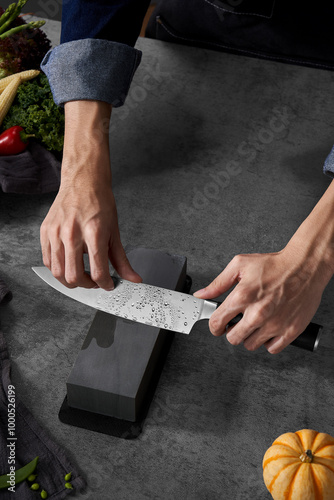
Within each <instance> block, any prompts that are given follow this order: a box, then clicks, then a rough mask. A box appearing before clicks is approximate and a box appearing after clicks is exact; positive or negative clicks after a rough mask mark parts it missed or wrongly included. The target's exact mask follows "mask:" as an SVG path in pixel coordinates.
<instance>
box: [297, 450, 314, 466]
mask: <svg viewBox="0 0 334 500" xmlns="http://www.w3.org/2000/svg"><path fill="white" fill-rule="evenodd" d="M299 458H300V460H301V461H302V462H306V463H308V464H309V463H311V462H312V460H313V453H312V450H306V451H303V453H302V454H301V455H300V457H299Z"/></svg>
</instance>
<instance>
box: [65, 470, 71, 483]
mask: <svg viewBox="0 0 334 500" xmlns="http://www.w3.org/2000/svg"><path fill="white" fill-rule="evenodd" d="M71 477H72V472H69V473H68V474H66V476H65V478H64V479H65V481H66V482H67V481H69V480H70V479H71Z"/></svg>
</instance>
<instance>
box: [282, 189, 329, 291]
mask: <svg viewBox="0 0 334 500" xmlns="http://www.w3.org/2000/svg"><path fill="white" fill-rule="evenodd" d="M290 249H291V250H292V251H293V252H294V253H295V254H296V255H297V256H298V257H299V256H300V257H301V258H302V260H304V261H305V262H307V266H308V268H309V272H310V273H317V274H318V276H319V280H320V281H321V282H323V283H326V284H327V283H328V281H329V280H330V279H331V277H332V276H333V273H334V181H333V182H332V183H331V184H330V186H329V187H328V189H327V190H326V192H325V193H324V195H323V196H322V198H321V199H320V200H319V202H318V203H317V205H316V206H315V207H314V209H313V210H312V212H311V213H310V215H309V216H308V217H307V218H306V219H305V220H304V222H303V223H302V224H301V225H300V227H299V228H298V230H297V231H296V232H295V234H294V235H293V237H292V238H291V240H290V241H289V243H288V245H287V246H286V249H285V251H289V250H290Z"/></svg>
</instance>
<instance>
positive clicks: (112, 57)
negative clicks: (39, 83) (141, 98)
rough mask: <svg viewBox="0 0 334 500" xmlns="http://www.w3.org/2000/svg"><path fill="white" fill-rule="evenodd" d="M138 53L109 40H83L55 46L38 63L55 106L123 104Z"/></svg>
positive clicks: (139, 52)
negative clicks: (94, 102)
mask: <svg viewBox="0 0 334 500" xmlns="http://www.w3.org/2000/svg"><path fill="white" fill-rule="evenodd" d="M140 60H141V51H139V50H136V49H134V48H132V47H129V46H128V45H125V44H123V43H118V42H111V41H108V40H95V39H84V40H75V41H73V42H67V43H64V44H61V45H58V46H57V47H55V48H54V49H52V50H50V51H49V52H48V53H47V54H46V55H45V57H44V59H43V61H42V63H41V69H42V70H43V71H44V73H45V74H46V76H47V77H48V80H49V83H50V87H51V91H52V95H53V99H54V101H55V103H56V104H57V105H63V104H64V103H65V102H68V101H76V100H82V99H88V100H97V101H105V102H109V103H110V104H112V105H113V107H115V108H116V107H119V106H122V104H124V101H125V98H126V95H127V93H128V90H129V87H130V84H131V81H132V77H133V75H134V72H135V71H136V69H137V67H138V65H139V63H140Z"/></svg>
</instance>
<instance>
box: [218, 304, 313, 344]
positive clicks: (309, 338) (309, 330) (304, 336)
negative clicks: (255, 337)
mask: <svg viewBox="0 0 334 500" xmlns="http://www.w3.org/2000/svg"><path fill="white" fill-rule="evenodd" d="M217 304H218V306H220V304H221V302H217ZM218 306H217V307H218ZM241 318H242V314H241V313H240V314H238V315H237V316H236V317H235V318H233V319H231V321H230V322H229V323H228V325H227V327H226V328H228V327H229V326H233V325H236V324H237V323H238V322H239V321H240V320H241ZM322 328H323V327H322V326H321V325H318V324H317V323H310V324H309V325H308V326H307V327H306V329H305V330H304V331H303V333H301V334H300V335H299V337H297V338H296V339H295V340H294V341H293V342H291V344H290V345H293V346H295V347H300V348H301V349H306V350H307V351H313V352H314V351H315V350H316V349H317V347H318V345H319V340H320V335H321V332H322Z"/></svg>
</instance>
